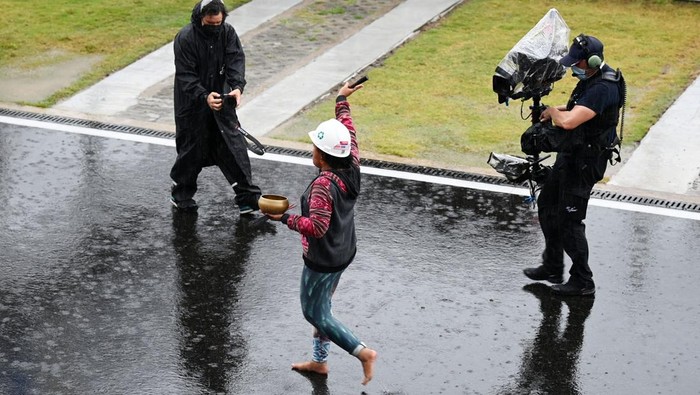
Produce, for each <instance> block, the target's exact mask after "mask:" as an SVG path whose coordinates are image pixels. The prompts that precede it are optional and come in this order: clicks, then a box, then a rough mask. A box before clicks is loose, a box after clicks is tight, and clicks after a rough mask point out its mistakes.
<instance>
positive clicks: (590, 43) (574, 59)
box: [559, 34, 603, 67]
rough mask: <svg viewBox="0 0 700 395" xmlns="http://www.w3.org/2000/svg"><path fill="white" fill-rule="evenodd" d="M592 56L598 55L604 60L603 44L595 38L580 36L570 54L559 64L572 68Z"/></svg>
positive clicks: (577, 37)
mask: <svg viewBox="0 0 700 395" xmlns="http://www.w3.org/2000/svg"><path fill="white" fill-rule="evenodd" d="M584 47H585V48H584ZM591 55H598V56H599V57H600V58H601V59H602V58H603V43H602V42H600V40H598V39H597V38H595V37H593V36H586V35H585V34H579V35H578V36H576V38H574V42H573V43H572V44H571V48H569V52H568V53H567V54H566V55H565V56H564V57H562V58H561V59H559V64H561V65H562V66H565V67H571V66H573V65H575V64H576V63H578V62H579V61H581V59H586V58H588V57H589V56H591Z"/></svg>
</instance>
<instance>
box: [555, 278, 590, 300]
mask: <svg viewBox="0 0 700 395" xmlns="http://www.w3.org/2000/svg"><path fill="white" fill-rule="evenodd" d="M552 292H553V293H554V294H556V295H561V296H594V295H595V284H594V283H593V281H577V280H576V279H575V278H570V279H569V281H568V282H567V283H566V284H561V285H552Z"/></svg>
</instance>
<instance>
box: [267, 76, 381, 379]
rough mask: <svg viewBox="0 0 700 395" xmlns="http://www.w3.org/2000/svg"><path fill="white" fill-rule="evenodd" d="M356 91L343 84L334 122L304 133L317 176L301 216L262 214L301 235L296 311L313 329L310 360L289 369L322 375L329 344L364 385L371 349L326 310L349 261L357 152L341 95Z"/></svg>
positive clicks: (352, 249)
mask: <svg viewBox="0 0 700 395" xmlns="http://www.w3.org/2000/svg"><path fill="white" fill-rule="evenodd" d="M360 88H362V85H358V86H357V87H355V88H350V87H349V86H348V84H345V86H343V87H342V88H340V91H339V92H338V97H337V98H336V106H335V116H336V119H331V120H328V121H325V122H322V123H321V124H320V125H319V126H318V128H316V130H314V131H312V132H309V136H310V137H311V141H312V142H313V143H314V151H313V163H314V165H315V166H316V167H318V168H319V174H318V176H317V177H316V178H315V179H314V180H313V181H312V182H311V184H309V186H308V187H307V189H306V191H305V192H304V194H303V195H302V197H301V215H295V214H286V213H285V214H280V215H271V214H268V217H270V218H271V219H273V220H277V221H282V222H283V223H284V224H286V225H287V227H289V229H291V230H294V231H297V232H299V233H301V235H302V239H301V240H302V241H301V243H302V247H303V258H304V270H303V273H302V277H301V292H300V294H301V308H302V311H303V312H304V317H305V318H306V320H307V321H309V322H310V323H311V325H313V326H314V334H313V357H312V359H311V361H307V362H301V363H295V364H293V365H292V369H294V370H298V371H302V372H314V373H319V374H328V364H327V362H326V360H327V358H328V349H329V348H330V343H331V342H333V343H335V344H337V345H338V346H340V347H341V348H342V349H343V350H345V351H347V352H348V353H350V354H352V355H354V356H355V357H356V358H357V359H359V360H360V362H361V363H362V370H363V373H364V379H363V381H362V384H367V383H368V382H369V381H370V380H371V379H372V373H373V372H372V370H373V367H374V361H375V360H376V359H377V353H376V351H374V350H372V349H371V348H368V347H366V346H365V345H364V343H362V342H361V341H360V340H359V339H358V338H357V337H356V336H355V335H354V334H353V333H352V331H350V329H349V328H348V327H346V326H345V325H343V323H341V322H340V321H338V320H337V319H336V318H335V317H334V316H333V313H332V312H331V297H332V296H333V292H334V291H335V288H336V286H337V285H338V281H339V280H340V276H341V275H342V274H343V271H344V270H345V268H347V267H348V266H349V265H350V263H351V262H352V260H353V258H354V257H355V252H356V237H355V219H354V218H355V211H354V206H355V201H356V200H357V196H358V194H359V193H360V153H359V149H358V145H357V139H356V136H355V134H356V131H355V127H354V125H353V122H352V117H351V116H350V104H349V103H348V102H347V97H348V96H350V95H351V94H352V93H353V92H355V91H356V90H358V89H360Z"/></svg>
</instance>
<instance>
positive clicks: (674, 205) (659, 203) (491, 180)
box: [0, 108, 700, 212]
mask: <svg viewBox="0 0 700 395" xmlns="http://www.w3.org/2000/svg"><path fill="white" fill-rule="evenodd" d="M0 116H7V117H14V118H23V119H32V120H37V121H44V122H51V123H56V124H62V125H71V126H81V127H86V128H91V129H97V130H108V131H113V132H122V133H129V134H136V135H141V136H151V137H161V138H166V139H174V138H175V136H174V135H173V133H170V132H164V131H159V130H152V129H146V128H141V127H134V126H124V125H118V124H112V123H105V122H99V121H89V120H84V119H78V118H70V117H64V116H57V115H47V114H38V113H32V112H28V111H19V110H10V109H5V108H0ZM265 148H266V151H267V152H271V153H274V154H279V155H289V156H296V157H302V158H310V157H311V152H309V151H303V150H298V149H293V148H285V147H276V146H266V147H265ZM362 165H363V166H368V167H375V168H378V169H384V170H396V171H403V172H407V173H414V174H423V175H431V176H437V177H446V178H454V179H458V180H464V181H473V182H483V183H488V184H492V185H513V184H512V183H511V182H509V181H508V180H506V179H505V178H503V177H496V176H489V175H482V174H473V173H467V172H462V171H456V170H448V169H440V168H435V167H426V166H416V165H407V164H402V163H396V162H386V161H380V160H375V159H363V160H362ZM522 186H526V184H524V183H523V184H522ZM591 196H592V197H594V198H597V199H604V200H612V201H618V202H625V203H634V204H640V205H645V206H655V207H664V208H669V209H674V210H682V211H691V212H700V204H697V203H688V202H683V201H676V200H666V199H659V198H650V197H644V196H635V195H627V194H622V193H617V192H610V191H602V190H598V189H594V190H593V192H592V193H591Z"/></svg>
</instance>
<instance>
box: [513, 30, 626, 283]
mask: <svg viewBox="0 0 700 395" xmlns="http://www.w3.org/2000/svg"><path fill="white" fill-rule="evenodd" d="M603 59H604V58H603V43H601V42H600V41H599V40H598V39H597V38H595V37H592V36H586V35H584V34H581V35H579V36H577V37H576V38H575V39H574V42H573V43H572V45H571V47H570V48H569V52H568V53H567V54H566V56H564V57H563V58H561V60H560V61H559V63H560V64H562V65H563V66H565V67H571V69H572V72H573V75H574V76H575V77H577V78H578V79H579V80H580V81H579V82H578V84H577V85H576V88H575V89H574V90H573V92H572V93H571V97H570V99H569V102H568V104H567V105H566V106H558V107H549V108H547V109H545V110H544V111H543V112H542V114H541V116H540V122H542V123H545V122H549V121H551V123H552V124H553V125H554V126H556V127H558V128H560V129H563V130H565V131H566V133H565V135H566V138H567V145H566V148H564V149H562V150H560V151H559V153H558V154H557V159H556V161H555V163H554V165H553V166H552V169H551V172H550V173H549V174H548V175H547V177H546V179H545V181H544V185H543V186H542V190H541V192H540V195H539V197H538V199H537V205H538V214H539V221H540V227H541V228H542V233H543V234H544V238H545V249H544V252H543V253H542V265H540V266H539V267H536V268H527V269H525V270H524V273H525V275H526V276H527V277H529V278H530V279H532V280H538V281H539V280H547V281H549V282H551V283H555V284H557V285H553V286H552V291H553V292H554V293H556V294H560V295H570V296H584V295H591V296H592V295H594V294H595V283H594V282H593V273H592V272H591V269H590V267H589V266H588V242H587V241H586V232H585V229H586V228H585V225H584V223H583V220H584V219H585V218H586V209H587V207H588V199H589V197H590V193H591V190H592V189H593V186H594V185H595V183H596V182H598V181H600V180H601V179H602V178H603V175H604V174H605V169H606V167H607V161H608V159H610V157H611V150H610V149H611V147H612V146H613V145H614V144H616V143H617V142H619V140H617V132H616V127H617V124H618V119H619V110H620V108H621V107H622V105H623V100H624V79H623V78H622V75H621V73H620V72H619V70H618V71H615V70H613V69H612V68H611V67H610V66H608V65H607V64H605V62H604V61H603ZM564 252H566V254H567V255H569V257H570V258H571V261H572V262H573V265H572V266H571V270H569V274H570V277H569V280H568V282H567V283H566V284H561V283H562V282H563V273H564Z"/></svg>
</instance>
